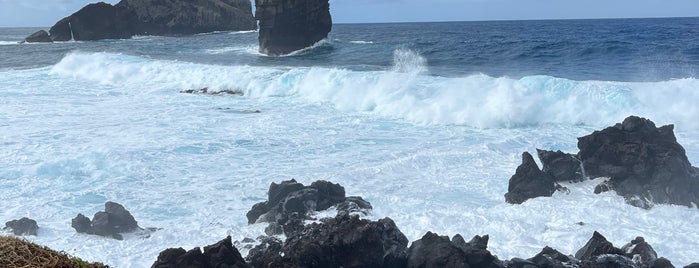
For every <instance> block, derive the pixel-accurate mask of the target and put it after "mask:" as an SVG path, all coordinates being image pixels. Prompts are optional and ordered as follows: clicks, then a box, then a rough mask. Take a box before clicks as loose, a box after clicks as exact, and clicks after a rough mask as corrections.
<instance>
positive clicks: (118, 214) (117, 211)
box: [71, 202, 142, 240]
mask: <svg viewBox="0 0 699 268" xmlns="http://www.w3.org/2000/svg"><path fill="white" fill-rule="evenodd" d="M71 226H72V227H73V229H75V231H77V232H78V233H86V234H94V235H99V236H105V237H112V238H114V239H117V240H122V239H123V236H122V233H128V232H133V231H136V230H141V229H142V228H141V227H139V226H138V222H136V219H134V217H133V215H131V213H130V212H129V211H128V210H126V209H125V208H124V206H122V205H121V204H118V203H114V202H107V203H105V204H104V211H99V212H97V213H95V216H93V217H92V220H90V219H89V218H87V217H85V216H84V215H83V214H78V216H76V217H75V218H73V220H72V221H71Z"/></svg>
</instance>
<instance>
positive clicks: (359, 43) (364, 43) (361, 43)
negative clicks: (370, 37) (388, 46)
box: [350, 40, 374, 45]
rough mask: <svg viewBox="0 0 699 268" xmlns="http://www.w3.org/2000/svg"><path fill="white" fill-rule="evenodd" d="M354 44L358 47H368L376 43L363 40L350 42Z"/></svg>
mask: <svg viewBox="0 0 699 268" xmlns="http://www.w3.org/2000/svg"><path fill="white" fill-rule="evenodd" d="M350 43H352V44H357V45H368V44H373V43H374V41H362V40H356V41H350Z"/></svg>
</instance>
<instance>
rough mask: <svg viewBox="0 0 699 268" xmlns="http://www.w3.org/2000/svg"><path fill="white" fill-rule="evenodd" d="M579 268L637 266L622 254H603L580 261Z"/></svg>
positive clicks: (631, 267) (625, 267)
mask: <svg viewBox="0 0 699 268" xmlns="http://www.w3.org/2000/svg"><path fill="white" fill-rule="evenodd" d="M579 267H580V268H637V267H636V265H635V264H634V263H633V261H631V259H629V258H627V257H626V256H624V255H616V254H604V255H599V256H597V257H594V258H593V259H591V260H587V261H583V262H581V264H580V266H579Z"/></svg>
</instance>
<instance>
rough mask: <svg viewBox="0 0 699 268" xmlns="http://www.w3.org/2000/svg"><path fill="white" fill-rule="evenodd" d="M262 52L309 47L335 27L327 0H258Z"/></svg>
mask: <svg viewBox="0 0 699 268" xmlns="http://www.w3.org/2000/svg"><path fill="white" fill-rule="evenodd" d="M255 8H256V9H255V19H257V20H258V21H259V22H260V23H259V24H260V34H259V43H260V53H263V54H266V55H271V56H278V55H286V54H289V53H291V52H293V51H297V50H300V49H303V48H306V47H310V46H312V45H313V44H315V43H317V42H318V41H320V40H323V39H324V38H327V37H328V33H329V32H330V31H331V29H332V17H331V16H330V3H329V1H328V0H255Z"/></svg>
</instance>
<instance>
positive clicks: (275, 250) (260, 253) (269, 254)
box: [245, 237, 282, 267]
mask: <svg viewBox="0 0 699 268" xmlns="http://www.w3.org/2000/svg"><path fill="white" fill-rule="evenodd" d="M281 251H282V241H280V240H279V239H277V238H274V237H264V238H263V239H262V240H261V241H260V244H259V245H257V246H256V247H254V248H252V249H251V250H250V252H248V256H247V257H245V260H247V261H248V263H249V264H250V266H252V267H268V262H269V261H272V260H275V259H276V258H278V257H279V253H281Z"/></svg>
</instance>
